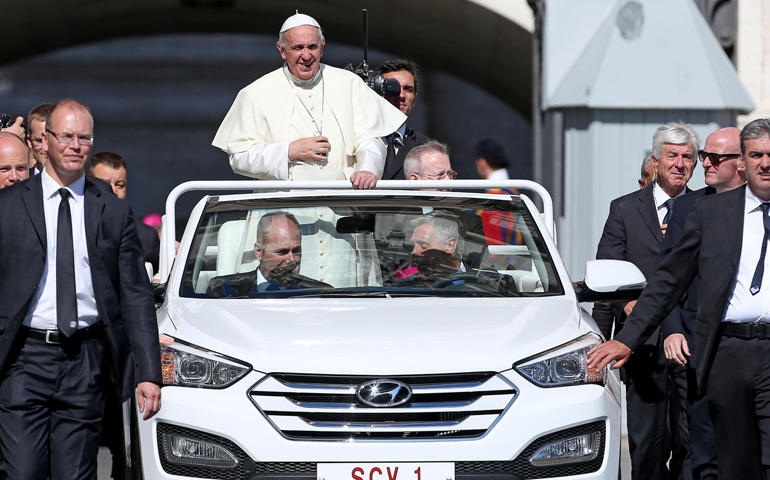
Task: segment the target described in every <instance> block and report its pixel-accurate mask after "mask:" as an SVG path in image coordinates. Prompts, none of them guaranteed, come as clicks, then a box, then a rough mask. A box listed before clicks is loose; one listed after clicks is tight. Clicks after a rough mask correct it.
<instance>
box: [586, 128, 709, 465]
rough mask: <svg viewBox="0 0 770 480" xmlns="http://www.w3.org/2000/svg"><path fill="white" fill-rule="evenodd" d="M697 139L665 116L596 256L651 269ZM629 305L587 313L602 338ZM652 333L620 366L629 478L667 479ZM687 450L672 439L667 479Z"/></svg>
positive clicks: (615, 206)
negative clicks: (648, 177) (646, 176)
mask: <svg viewBox="0 0 770 480" xmlns="http://www.w3.org/2000/svg"><path fill="white" fill-rule="evenodd" d="M699 145H700V139H699V138H698V135H697V134H696V133H695V131H694V130H693V128H692V126H691V125H689V124H686V123H682V122H676V123H674V122H671V123H668V124H666V125H663V126H661V127H659V128H658V129H657V130H656V131H655V134H654V135H653V141H652V164H653V166H654V168H655V173H656V180H655V181H654V182H653V183H652V184H650V185H648V186H646V187H645V188H643V189H641V190H637V191H635V192H633V193H629V194H628V195H624V196H622V197H620V198H617V199H615V200H613V201H612V202H611V203H610V211H609V215H608V217H607V222H606V223H605V225H604V231H603V232H602V237H601V239H600V240H599V246H598V249H597V252H596V258H597V259H603V258H605V259H614V260H625V261H629V262H631V263H633V264H634V265H636V266H637V267H638V268H639V270H641V272H642V273H643V274H644V276H645V277H646V278H650V277H651V276H652V273H653V272H654V270H655V264H656V259H657V257H658V252H659V250H660V247H661V244H662V242H663V235H664V234H665V231H666V225H667V224H668V217H669V216H670V214H671V211H672V208H671V206H672V205H673V199H674V198H676V197H678V196H680V195H683V194H684V193H685V191H686V185H687V182H688V181H689V180H690V177H691V176H692V171H693V167H694V166H695V161H696V153H697V151H698V148H699ZM635 304H636V302H635V301H632V302H628V303H620V304H613V305H604V304H596V305H594V310H593V318H594V320H595V321H596V324H597V326H598V327H599V329H600V330H601V332H602V334H603V335H604V337H605V338H607V339H609V338H611V336H612V333H613V324H614V331H615V335H617V334H618V332H620V331H621V330H622V329H623V325H624V322H625V320H626V317H627V316H628V315H630V314H631V312H632V311H633V309H634V305H635ZM651 333H652V335H651V336H647V337H645V338H644V339H641V343H642V344H643V346H642V347H640V348H639V349H638V351H637V352H636V353H637V354H636V355H635V356H634V359H633V361H632V362H629V363H628V364H627V366H626V368H624V370H623V372H622V378H623V381H624V382H625V383H626V411H627V413H628V440H629V450H630V453H631V468H632V473H633V476H634V478H635V479H643V478H649V479H659V478H669V465H667V463H668V460H669V457H670V455H671V451H672V449H671V444H672V441H671V435H670V433H669V427H668V424H667V418H668V413H667V412H668V405H669V402H668V396H669V395H668V393H669V389H668V375H667V368H666V363H665V362H664V360H663V355H662V352H661V351H660V349H661V340H660V330H659V329H658V330H655V331H654V332H651ZM677 417H678V416H677ZM677 420H678V418H677ZM677 423H678V422H677ZM675 428H678V427H675ZM685 456H686V448H685V447H684V446H682V445H676V446H675V449H674V457H673V458H672V459H671V464H670V467H671V470H672V472H671V475H670V478H678V476H679V472H678V470H679V469H680V468H681V465H682V463H683V461H684V457H685Z"/></svg>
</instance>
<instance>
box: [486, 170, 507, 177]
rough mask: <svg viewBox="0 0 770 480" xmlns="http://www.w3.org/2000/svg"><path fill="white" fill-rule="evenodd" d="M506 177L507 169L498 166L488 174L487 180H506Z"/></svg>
mask: <svg viewBox="0 0 770 480" xmlns="http://www.w3.org/2000/svg"><path fill="white" fill-rule="evenodd" d="M508 178H509V177H508V170H506V169H505V168H498V169H497V170H495V171H494V172H492V173H490V174H489V176H488V177H487V180H508Z"/></svg>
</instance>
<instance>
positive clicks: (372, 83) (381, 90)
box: [345, 8, 401, 96]
mask: <svg viewBox="0 0 770 480" xmlns="http://www.w3.org/2000/svg"><path fill="white" fill-rule="evenodd" d="M363 14H364V61H363V62H361V65H359V66H358V67H356V68H355V69H354V68H353V64H352V63H349V64H348V66H347V67H345V70H350V71H351V72H353V73H355V74H356V75H358V76H359V77H361V79H362V80H363V81H364V82H365V83H366V84H367V85H369V88H371V89H372V90H374V91H375V92H376V93H377V94H378V95H382V96H386V95H397V94H399V93H400V92H401V84H400V83H398V80H396V79H395V78H385V77H383V76H382V75H375V74H374V71H373V70H369V63H368V61H367V59H368V57H369V42H368V33H367V30H368V29H369V21H368V18H367V14H366V9H365V8H364V9H363Z"/></svg>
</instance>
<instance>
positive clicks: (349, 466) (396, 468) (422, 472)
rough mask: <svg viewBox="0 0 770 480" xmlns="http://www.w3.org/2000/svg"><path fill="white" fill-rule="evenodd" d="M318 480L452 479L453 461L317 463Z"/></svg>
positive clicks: (453, 474) (453, 475)
mask: <svg viewBox="0 0 770 480" xmlns="http://www.w3.org/2000/svg"><path fill="white" fill-rule="evenodd" d="M317 474H318V475H317V477H318V480H454V478H455V464H454V463H427V462H426V463H319V464H318V467H317Z"/></svg>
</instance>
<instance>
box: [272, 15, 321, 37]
mask: <svg viewBox="0 0 770 480" xmlns="http://www.w3.org/2000/svg"><path fill="white" fill-rule="evenodd" d="M303 25H310V26H311V27H316V28H318V29H319V30H320V29H321V25H319V24H318V22H316V21H315V18H313V17H311V16H310V15H305V14H304V13H299V12H297V13H295V14H294V15H292V16H291V17H289V18H287V19H286V21H285V22H283V25H281V31H280V32H279V33H283V32H285V31H286V30H290V29H292V28H294V27H301V26H303Z"/></svg>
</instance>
